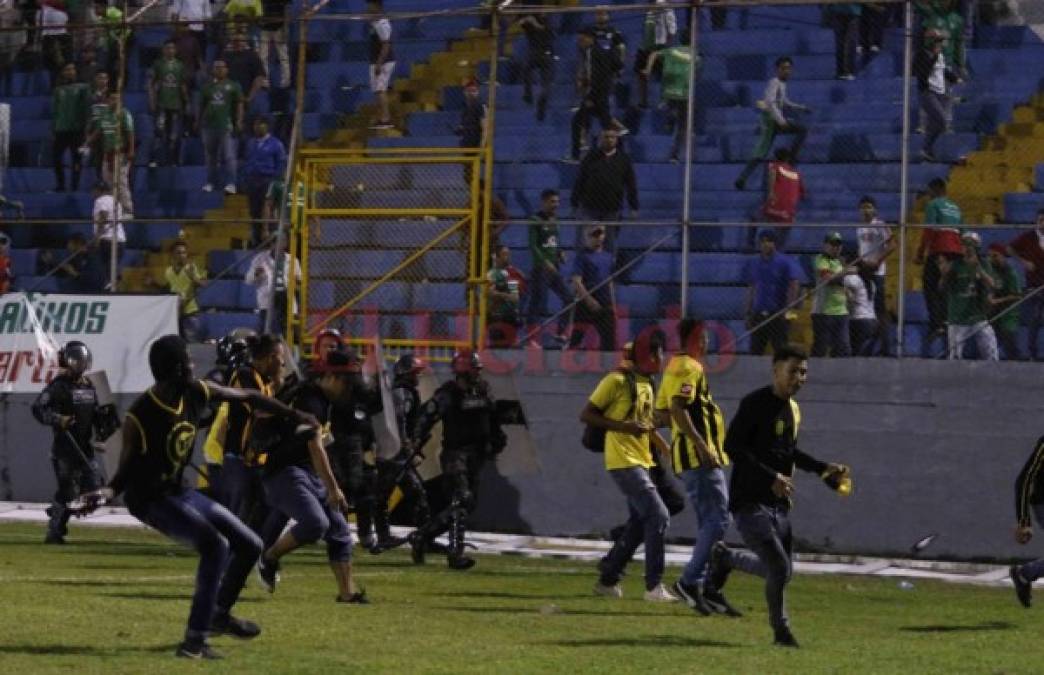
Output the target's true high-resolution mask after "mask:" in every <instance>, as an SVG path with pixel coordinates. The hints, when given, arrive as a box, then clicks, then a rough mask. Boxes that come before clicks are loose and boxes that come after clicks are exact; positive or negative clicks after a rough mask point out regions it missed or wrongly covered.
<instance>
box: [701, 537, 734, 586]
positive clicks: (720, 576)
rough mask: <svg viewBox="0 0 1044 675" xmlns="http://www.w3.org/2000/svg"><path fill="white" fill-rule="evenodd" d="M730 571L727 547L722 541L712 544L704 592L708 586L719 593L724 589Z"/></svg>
mask: <svg viewBox="0 0 1044 675" xmlns="http://www.w3.org/2000/svg"><path fill="white" fill-rule="evenodd" d="M731 571H732V566H731V565H730V564H729V547H728V546H726V545H725V542H723V541H716V542H714V545H713V546H711V551H710V561H709V563H708V564H707V583H706V584H705V586H704V591H706V590H707V587H708V586H710V587H713V588H714V589H715V590H719V591H720V590H721V589H722V588H724V587H725V582H726V581H728V579H729V572H731Z"/></svg>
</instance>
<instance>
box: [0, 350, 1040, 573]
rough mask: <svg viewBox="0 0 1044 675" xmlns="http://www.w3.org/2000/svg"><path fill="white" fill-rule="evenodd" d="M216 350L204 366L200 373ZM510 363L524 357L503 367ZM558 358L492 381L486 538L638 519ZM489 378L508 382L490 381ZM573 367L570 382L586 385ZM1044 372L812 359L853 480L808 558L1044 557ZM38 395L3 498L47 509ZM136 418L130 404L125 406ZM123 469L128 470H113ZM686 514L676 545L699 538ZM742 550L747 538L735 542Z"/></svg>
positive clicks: (812, 501)
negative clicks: (1042, 494) (496, 429)
mask: <svg viewBox="0 0 1044 675" xmlns="http://www.w3.org/2000/svg"><path fill="white" fill-rule="evenodd" d="M209 356H210V351H209V350H208V351H206V352H201V353H199V354H197V360H196V363H197V370H199V371H200V372H202V371H204V370H205V367H204V366H203V365H201V364H202V363H203V362H204V360H205V359H206V358H208V357H209ZM501 356H502V358H503V359H504V360H505V361H506V362H509V363H515V362H519V361H521V360H523V359H525V358H526V357H524V356H522V353H521V352H515V353H506V354H503V355H501ZM558 356H559V355H558V354H557V353H549V354H547V355H546V358H547V361H546V362H541V361H539V360H532V361H529V360H527V361H526V362H525V363H519V365H518V367H517V368H516V369H515V372H514V373H513V374H511V375H491V380H493V383H494V387H495V390H496V391H497V393H498V395H499V396H501V397H505V398H507V397H512V394H513V393H514V390H516V388H517V391H518V394H519V397H520V399H521V400H522V403H523V406H524V408H525V410H526V414H527V416H528V420H529V438H528V439H527V438H525V436H524V434H521V435H520V434H516V435H515V440H516V442H513V443H512V445H511V446H510V447H509V448H508V449H507V450H506V451H505V453H504V454H503V455H502V456H501V457H500V458H499V460H498V461H497V462H496V464H495V465H491V466H489V467H487V470H486V472H485V475H484V477H483V482H482V485H481V487H480V490H479V509H478V511H477V513H476V514H475V518H474V520H475V524H476V526H477V527H480V528H488V529H497V530H506V531H515V532H532V533H539V534H548V535H558V534H563V535H582V534H591V533H601V532H605V531H607V530H608V529H609V528H610V527H611V526H613V525H615V524H617V523H619V522H621V521H622V520H623V519H624V518H625V517H626V507H625V505H624V502H623V500H622V498H621V497H620V495H619V493H618V492H617V490H616V488H615V486H614V485H613V484H612V483H611V481H610V480H609V479H608V476H607V475H606V473H605V470H604V469H603V464H602V462H603V458H602V456H601V455H596V454H593V453H591V452H588V451H587V450H585V449H584V448H583V447H582V446H581V445H580V443H579V438H580V434H581V428H580V425H579V423H578V422H577V415H578V414H579V411H580V409H581V408H582V407H583V404H584V401H585V399H586V396H587V394H588V393H589V392H590V391H591V390H592V389H593V388H594V385H595V384H596V382H597V380H598V378H599V375H598V374H597V373H598V372H600V369H601V368H602V367H603V366H604V367H609V366H610V365H611V364H612V362H613V359H614V358H615V357H612V356H610V355H605V357H604V359H602V360H603V363H601V364H600V363H588V364H586V365H587V368H588V370H590V371H591V372H589V373H579V374H568V373H567V372H563V368H562V367H561V364H559V361H558ZM490 370H491V371H492V370H496V369H495V368H490ZM575 370H576V369H575V368H571V369H569V372H572V371H575ZM769 371H770V365H769V360H768V359H767V358H757V357H738V358H736V359H735V360H734V361H733V362H732V363H731V365H730V367H728V368H726V369H723V370H721V372H715V367H714V364H712V365H711V372H712V374H711V375H710V384H711V390H712V392H713V393H714V396H715V398H716V399H717V401H718V403H719V404H720V405H721V406H722V408H723V409H724V411H725V413H726V418H727V419H728V418H729V416H731V414H732V412H733V411H735V409H736V407H737V405H738V403H739V399H740V398H741V397H742V396H743V395H744V394H746V393H747V392H748V391H751V390H753V389H755V388H757V387H760V386H763V385H764V384H767V382H768V377H769ZM1042 375H1044V367H1042V366H1040V365H1036V364H1028V363H992V364H989V363H979V362H960V363H950V362H943V361H922V360H916V359H911V360H904V361H902V362H899V361H894V360H886V359H846V360H836V361H835V360H820V359H816V360H813V361H812V362H811V364H810V369H809V384H808V385H807V386H806V388H805V390H804V391H802V393H801V394H800V395H799V397H798V400H799V402H800V403H801V406H802V413H803V415H802V427H801V438H800V443H801V445H802V447H803V448H804V449H805V450H806V451H807V452H810V453H811V454H812V455H813V456H816V457H818V458H820V459H823V460H829V461H838V462H843V463H846V464H848V465H850V466H851V467H852V469H853V477H854V482H855V490H854V493H853V494H852V496H851V497H849V498H847V499H842V498H840V497H838V496H837V495H836V494H835V493H833V492H831V491H830V490H828V489H827V488H826V487H825V486H824V485H823V484H822V483H821V481H820V480H819V479H818V478H817V477H814V476H811V475H808V474H801V475H800V476H799V478H798V480H797V492H796V496H795V504H796V505H795V509H794V512H793V519H794V524H795V532H796V535H797V537H798V539H799V541H800V542H802V546H803V547H804V548H806V549H810V548H812V549H816V550H822V551H826V552H834V553H866V554H906V553H907V552H908V551H909V547H910V546H911V545H912V544H913V543H914V542H915V541H916V540H917V539H919V538H921V537H922V536H924V535H926V534H929V533H935V532H937V533H939V534H940V535H941V536H940V537H939V539H938V540H937V542H936V543H935V544H934V545H933V547H932V548H931V549H929V550H928V551H926V552H925V553H926V554H931V555H932V556H933V557H954V558H990V557H1007V556H1015V555H1032V554H1033V553H1034V550H1035V549H1034V547H1033V545H1031V546H1030V548H1023V547H1019V546H1016V545H1015V544H1014V542H1013V541H1012V530H1013V527H1014V524H1015V516H1014V510H1013V509H1014V497H1013V485H1014V480H1015V476H1016V475H1017V473H1018V471H1019V469H1020V468H1021V466H1022V463H1023V462H1024V460H1025V459H1026V457H1027V456H1028V454H1029V452H1030V451H1031V450H1032V446H1033V443H1034V441H1035V440H1036V439H1037V438H1038V437H1039V436H1040V435H1041V433H1042V430H1041V425H1040V424H1039V423H1038V419H1039V418H1038V417H1037V415H1038V414H1039V409H1040V401H1041V400H1042V396H1044V377H1042ZM31 402H32V397H31V396H11V397H8V398H7V399H6V401H0V498H3V499H18V500H34V501H42V500H46V499H48V498H49V497H50V493H51V492H52V491H53V477H52V476H51V472H50V467H49V464H48V459H47V457H48V446H49V443H50V435H49V433H48V432H47V430H45V429H43V428H42V427H40V426H39V425H38V424H36V423H35V421H33V420H32V418H31V416H30V414H29V407H28V406H29V404H30V403H31ZM122 403H123V406H124V407H123V409H125V407H126V404H127V403H129V400H128V401H123V402H122ZM109 460H110V461H114V460H115V458H109ZM695 528H696V522H695V519H694V517H693V516H692V514H691V513H690V512H689V511H688V510H687V511H686V512H685V513H683V514H681V515H680V516H678V517H677V518H675V519H674V521H673V522H672V524H671V529H670V533H669V534H670V535H671V536H673V537H678V538H685V537H691V536H693V534H694V532H695ZM730 537H733V538H734V537H735V533H733V534H732V535H730Z"/></svg>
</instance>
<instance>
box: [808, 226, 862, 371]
mask: <svg viewBox="0 0 1044 675" xmlns="http://www.w3.org/2000/svg"><path fill="white" fill-rule="evenodd" d="M842 241H843V240H842V238H841V233H840V232H830V233H829V234H827V236H826V238H825V239H824V240H823V252H822V253H820V254H819V255H817V256H816V257H815V259H814V260H813V263H812V265H813V268H814V269H815V274H816V292H815V296H814V297H813V300H812V356H834V357H837V356H851V354H852V348H851V343H850V342H849V327H848V298H847V296H846V295H845V275H846V274H854V273H855V270H853V269H851V268H846V267H845V264H844V263H843V262H841V243H842Z"/></svg>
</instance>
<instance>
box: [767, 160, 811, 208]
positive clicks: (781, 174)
mask: <svg viewBox="0 0 1044 675" xmlns="http://www.w3.org/2000/svg"><path fill="white" fill-rule="evenodd" d="M773 172H774V175H775V177H776V182H775V183H773V186H772V197H771V198H770V199H769V200H768V201H767V202H765V209H764V211H765V218H766V219H767V220H771V221H774V222H777V223H792V222H794V214H796V213H797V205H798V201H800V199H801V194H802V192H804V189H803V186H802V184H801V174H800V173H798V170H797V169H795V168H794V167H792V166H790V165H789V164H787V163H786V162H769V173H770V174H773Z"/></svg>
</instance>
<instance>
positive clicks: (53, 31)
mask: <svg viewBox="0 0 1044 675" xmlns="http://www.w3.org/2000/svg"><path fill="white" fill-rule="evenodd" d="M67 23H69V15H68V14H66V13H65V12H63V11H62V10H60V9H55V8H54V7H51V6H50V5H44V6H43V7H41V8H40V9H39V10H37V12H36V25H37V26H40V27H41V28H40V35H42V36H44V37H48V36H50V35H65V33H66V30H65V25H66V24H67Z"/></svg>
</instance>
